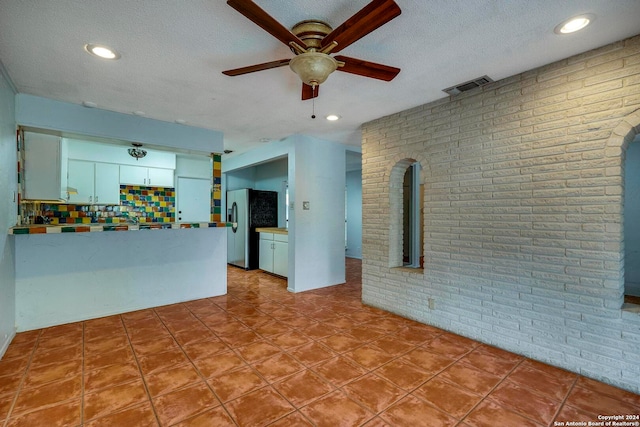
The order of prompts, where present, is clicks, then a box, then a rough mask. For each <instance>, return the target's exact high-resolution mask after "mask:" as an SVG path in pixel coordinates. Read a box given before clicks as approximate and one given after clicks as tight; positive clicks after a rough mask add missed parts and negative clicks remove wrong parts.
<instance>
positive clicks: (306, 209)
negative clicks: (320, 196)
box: [302, 202, 309, 211]
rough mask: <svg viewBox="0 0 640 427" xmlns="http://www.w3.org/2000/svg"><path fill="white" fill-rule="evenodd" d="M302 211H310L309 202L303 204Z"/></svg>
mask: <svg viewBox="0 0 640 427" xmlns="http://www.w3.org/2000/svg"><path fill="white" fill-rule="evenodd" d="M302 210H305V211H308V210H309V202H302Z"/></svg>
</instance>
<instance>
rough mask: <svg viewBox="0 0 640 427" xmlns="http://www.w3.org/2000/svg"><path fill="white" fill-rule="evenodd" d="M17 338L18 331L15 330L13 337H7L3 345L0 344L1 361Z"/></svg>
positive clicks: (12, 333)
mask: <svg viewBox="0 0 640 427" xmlns="http://www.w3.org/2000/svg"><path fill="white" fill-rule="evenodd" d="M15 336H16V329H15V328H13V331H12V332H11V335H7V336H6V337H4V338H3V341H2V343H0V359H2V358H3V357H4V354H5V352H6V351H7V349H8V348H9V344H11V341H13V337H15Z"/></svg>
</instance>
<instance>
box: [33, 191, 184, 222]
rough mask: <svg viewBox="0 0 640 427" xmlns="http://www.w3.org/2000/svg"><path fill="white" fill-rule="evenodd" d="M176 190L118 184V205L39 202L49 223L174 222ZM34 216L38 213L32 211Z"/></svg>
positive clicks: (42, 212) (42, 213)
mask: <svg viewBox="0 0 640 427" xmlns="http://www.w3.org/2000/svg"><path fill="white" fill-rule="evenodd" d="M175 206H176V193H175V189H174V188H170V187H166V188H165V187H143V186H140V185H121V186H120V205H63V204H60V205H57V204H43V205H41V213H40V214H41V215H42V216H44V217H47V218H48V219H49V221H50V224H91V223H107V224H109V223H116V224H118V223H127V222H129V223H131V222H134V223H154V222H156V223H157V222H163V223H164V222H175V218H176V207H175ZM36 215H38V213H36Z"/></svg>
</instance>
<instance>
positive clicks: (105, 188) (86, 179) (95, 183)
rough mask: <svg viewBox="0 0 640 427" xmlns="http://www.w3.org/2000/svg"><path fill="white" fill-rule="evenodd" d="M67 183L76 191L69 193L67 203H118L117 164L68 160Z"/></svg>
mask: <svg viewBox="0 0 640 427" xmlns="http://www.w3.org/2000/svg"><path fill="white" fill-rule="evenodd" d="M68 183H69V187H72V188H75V189H76V190H77V193H78V194H69V203H87V204H101V205H118V204H120V182H119V167H118V165H114V164H111V163H98V162H86V161H83V160H69V165H68Z"/></svg>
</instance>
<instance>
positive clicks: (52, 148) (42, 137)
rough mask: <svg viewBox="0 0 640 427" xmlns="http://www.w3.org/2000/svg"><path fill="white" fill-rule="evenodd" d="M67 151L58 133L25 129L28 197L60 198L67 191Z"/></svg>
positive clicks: (29, 198) (26, 198) (26, 196)
mask: <svg viewBox="0 0 640 427" xmlns="http://www.w3.org/2000/svg"><path fill="white" fill-rule="evenodd" d="M65 151H66V145H65V144H64V143H63V141H62V138H60V137H58V136H54V135H47V134H42V133H33V132H25V134H24V156H25V158H24V185H25V189H24V199H25V200H59V199H60V198H61V196H62V194H63V192H66V186H67V185H66V173H63V172H62V171H61V166H62V161H61V157H62V156H63V152H65Z"/></svg>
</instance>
